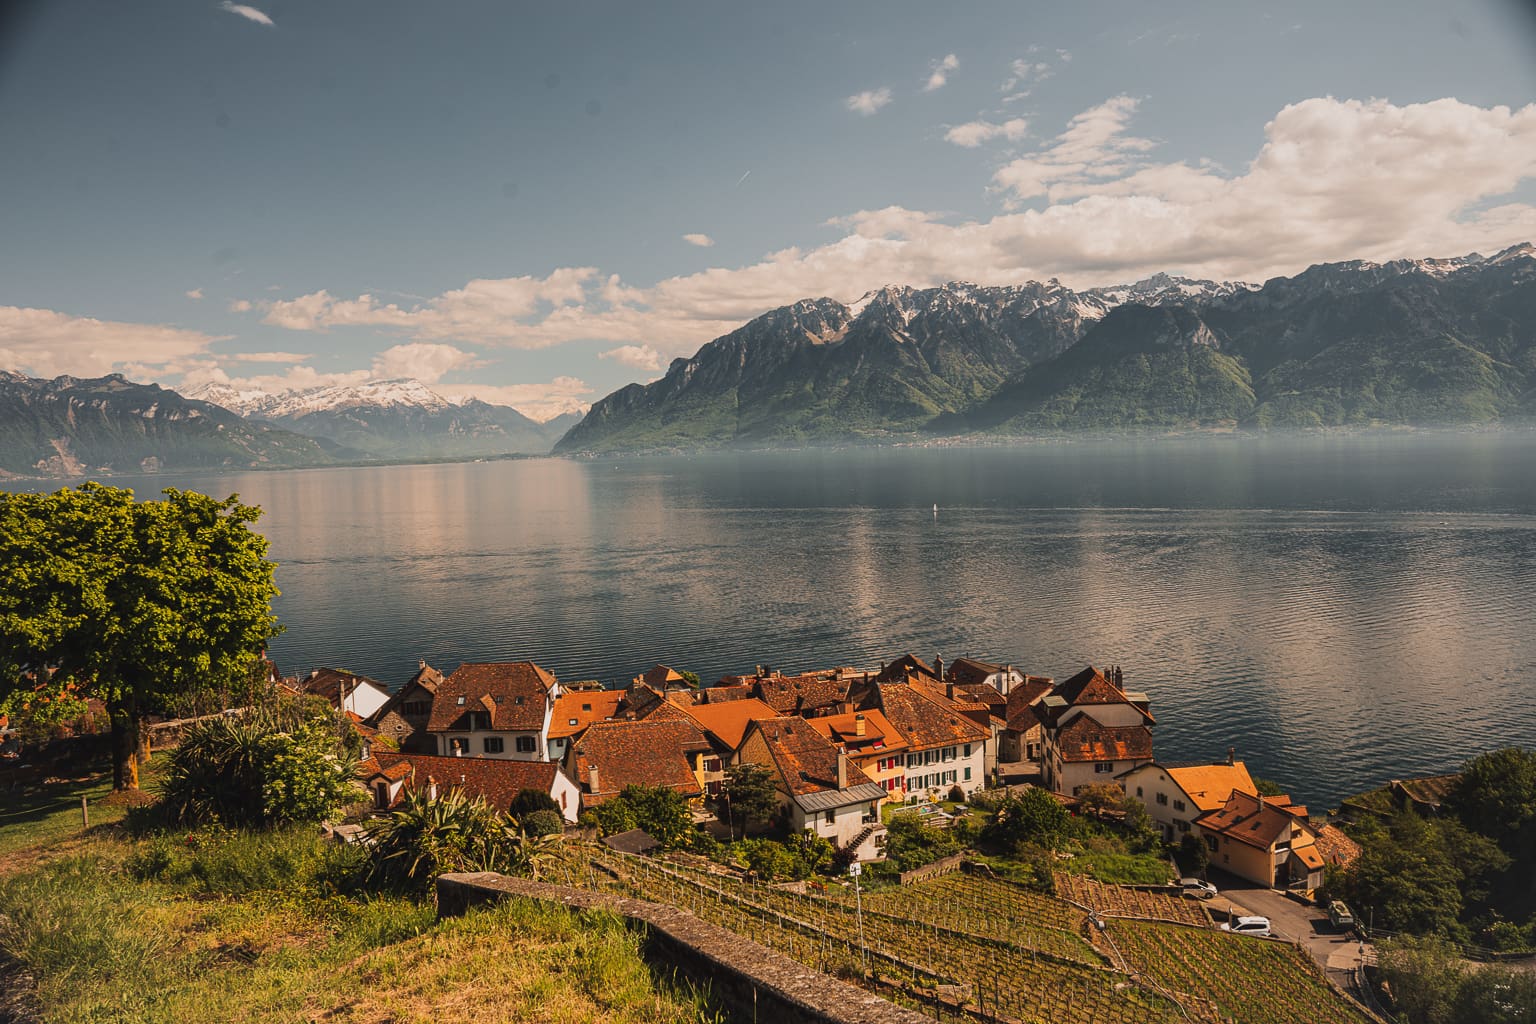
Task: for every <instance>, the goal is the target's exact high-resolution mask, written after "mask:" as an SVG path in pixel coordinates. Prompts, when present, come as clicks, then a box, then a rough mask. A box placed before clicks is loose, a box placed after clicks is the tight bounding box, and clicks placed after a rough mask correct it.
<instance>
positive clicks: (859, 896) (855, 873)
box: [848, 861, 869, 971]
mask: <svg viewBox="0 0 1536 1024" xmlns="http://www.w3.org/2000/svg"><path fill="white" fill-rule="evenodd" d="M863 873H864V865H863V864H860V863H859V862H858V861H854V862H853V863H852V864H849V865H848V874H849V875H851V876H852V877H853V901H854V907H855V908H856V913H857V917H858V922H859V964H860V966H862V967H863V968H864V969H865V970H866V971H867V970H869V952H868V949H867V947H866V946H865V945H864V894H863V892H862V891H861V890H860V889H859V876H860V875H862V874H863Z"/></svg>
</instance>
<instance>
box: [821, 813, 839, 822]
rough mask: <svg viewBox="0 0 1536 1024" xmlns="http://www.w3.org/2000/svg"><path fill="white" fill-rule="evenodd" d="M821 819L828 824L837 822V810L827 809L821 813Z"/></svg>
mask: <svg viewBox="0 0 1536 1024" xmlns="http://www.w3.org/2000/svg"><path fill="white" fill-rule="evenodd" d="M821 820H822V821H824V822H826V823H827V824H828V825H834V824H836V823H837V812H836V811H827V812H826V813H825V814H823V815H822V819H821Z"/></svg>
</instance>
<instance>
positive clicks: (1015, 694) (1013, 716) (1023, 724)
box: [1007, 676, 1051, 732]
mask: <svg viewBox="0 0 1536 1024" xmlns="http://www.w3.org/2000/svg"><path fill="white" fill-rule="evenodd" d="M1050 689H1051V681H1050V680H1049V679H1047V678H1045V677H1043V676H1025V677H1024V682H1023V684H1022V685H1019V686H1015V687H1014V688H1013V689H1012V690H1010V691H1008V715H1007V717H1008V728H1010V729H1012V730H1013V731H1014V732H1028V731H1029V730H1031V729H1033V728H1034V727H1035V726H1037V725H1044V724H1045V716H1044V715H1043V714H1042V713H1041V711H1040V706H1039V705H1038V704H1036V703H1035V702H1036V701H1037V700H1039V699H1040V698H1041V697H1042V696H1044V695H1045V694H1046V693H1047V692H1049V691H1050Z"/></svg>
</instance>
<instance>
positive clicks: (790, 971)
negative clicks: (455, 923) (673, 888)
mask: <svg viewBox="0 0 1536 1024" xmlns="http://www.w3.org/2000/svg"><path fill="white" fill-rule="evenodd" d="M507 896H520V897H523V898H525V899H536V900H547V901H549V902H553V903H560V904H563V905H564V906H568V907H582V908H597V909H603V910H609V911H612V912H613V913H615V914H618V915H619V916H620V917H622V918H624V920H625V921H626V922H627V923H628V924H629V925H630V926H631V927H633V928H638V929H641V930H643V931H644V933H645V936H646V941H645V945H644V952H645V956H646V958H647V959H648V960H650V961H651V962H652V963H653V964H654V965H656V966H658V967H662V968H664V969H666V970H668V971H670V970H672V969H676V970H678V971H679V972H681V973H682V974H683V975H685V976H686V977H688V978H689V979H690V980H691V981H693V982H694V983H695V984H698V985H700V986H702V987H707V988H708V990H709V991H710V992H711V993H712V994H713V995H714V997H715V998H716V999H718V1000H719V1001H720V1002H722V1003H724V1004H725V1006H726V1007H727V1008H728V1009H729V1010H730V1011H731V1012H732V1013H733V1014H734V1015H735V1016H736V1018H737V1019H738V1020H742V1021H763V1022H765V1024H766V1022H773V1024H779V1022H783V1024H921V1022H922V1021H924V1020H927V1019H928V1018H927V1017H925V1016H923V1015H922V1014H919V1013H917V1012H916V1011H913V1010H908V1009H904V1008H902V1007H900V1006H897V1005H895V1004H894V1003H890V1002H887V1001H886V1000H884V999H881V998H880V997H879V996H877V995H874V994H873V993H870V992H866V991H864V990H863V989H861V988H858V987H856V986H853V985H849V984H847V983H845V982H841V981H838V980H837V979H835V978H832V977H829V976H828V975H825V974H822V973H821V972H819V971H815V970H812V969H811V968H809V967H807V966H805V965H804V964H802V963H799V962H798V961H795V960H791V959H790V958H789V957H786V956H784V955H782V954H780V953H776V952H774V951H773V950H771V949H768V948H766V947H764V946H761V945H759V944H757V943H755V942H752V941H751V940H749V939H744V938H742V937H741V936H739V935H737V934H735V933H734V932H730V931H727V930H725V929H724V928H718V927H716V926H714V925H712V924H708V923H706V922H704V921H701V920H699V919H698V918H697V917H694V916H693V915H692V914H690V913H688V912H687V911H686V910H679V909H678V908H676V907H669V906H664V905H662V904H659V903H648V902H646V901H644V900H633V899H624V898H621V897H617V896H610V895H607V894H604V893H596V892H590V891H588V890H585V889H573V888H569V887H567V886H563V885H550V884H548V883H545V882H535V881H531V880H529V879H526V878H508V877H506V876H505V875H497V874H489V873H480V874H450V875H441V876H439V877H438V879H437V912H438V915H439V916H442V917H452V916H456V915H458V914H462V913H463V912H464V911H465V910H467V909H468V908H469V907H472V906H475V905H476V904H481V903H487V902H494V901H496V900H500V899H504V898H506V897H507Z"/></svg>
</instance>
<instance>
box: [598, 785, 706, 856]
mask: <svg viewBox="0 0 1536 1024" xmlns="http://www.w3.org/2000/svg"><path fill="white" fill-rule="evenodd" d="M590 813H591V815H592V817H594V818H595V819H596V820H597V825H598V828H599V829H601V830H602V833H603V835H605V836H611V835H616V834H618V833H620V832H628V831H629V830H630V829H635V828H639V829H644V830H645V832H646V833H647V834H648V835H649V836H650V837H651V838H652V839H654V840H656V842H657V843H659V844H660V845H661V847H662V849H666V850H678V849H683V850H691V849H700V848H703V847H705V846H706V845H708V841H707V840H705V839H704V838H703V834H702V832H701V831H700V829H698V828H697V827H696V826H695V825H694V823H693V813H692V812H691V811H690V810H689V809H688V801H687V800H685V799H684V798H683V796H682V794H681V793H679V792H677V791H676V790H674V789H667V788H666V787H664V786H625V787H624V789H623V790H622V791H621V792H620V793H619V795H618V796H616V797H611V798H610V799H608V800H604V801H603V802H602V803H600V804H598V805H597V806H596V807H595V808H593V810H592V811H591V812H590Z"/></svg>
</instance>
